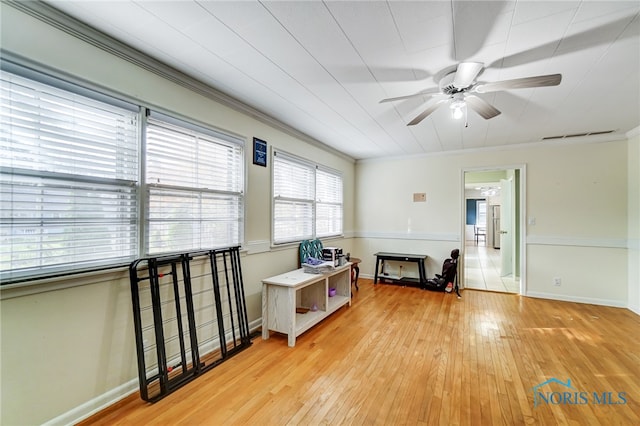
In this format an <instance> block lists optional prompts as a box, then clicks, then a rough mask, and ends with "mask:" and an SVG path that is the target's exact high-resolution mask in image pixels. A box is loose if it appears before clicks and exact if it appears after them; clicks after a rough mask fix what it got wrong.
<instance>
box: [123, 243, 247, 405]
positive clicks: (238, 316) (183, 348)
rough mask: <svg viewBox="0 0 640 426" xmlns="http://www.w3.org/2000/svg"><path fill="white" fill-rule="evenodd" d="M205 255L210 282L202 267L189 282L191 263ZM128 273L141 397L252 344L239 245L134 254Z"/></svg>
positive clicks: (155, 396) (164, 390)
mask: <svg viewBox="0 0 640 426" xmlns="http://www.w3.org/2000/svg"><path fill="white" fill-rule="evenodd" d="M207 258H208V259H207ZM207 260H208V266H209V269H208V271H207V272H208V273H209V274H210V276H211V277H210V284H207V285H205V284H204V282H205V279H206V280H208V277H205V276H204V275H202V274H201V275H199V276H198V277H196V278H195V281H197V283H198V284H199V285H200V288H197V289H195V290H194V286H193V283H194V278H193V277H192V273H191V265H192V263H193V262H194V261H197V262H202V263H203V264H204V263H207ZM129 277H130V281H131V300H132V304H133V322H134V329H135V338H136V351H137V355H138V378H139V382H140V396H141V398H142V399H143V400H145V401H148V402H155V401H158V400H159V399H162V398H163V397H165V396H167V395H168V394H170V393H171V392H173V391H175V390H176V389H178V388H180V387H181V386H183V385H185V384H186V383H188V382H190V381H191V380H193V379H195V378H196V377H198V376H199V375H201V374H203V373H205V372H207V371H209V370H210V369H212V368H213V367H215V366H217V365H219V364H220V363H222V362H224V361H225V360H227V359H228V358H229V357H231V356H233V355H235V354H237V353H238V352H240V351H242V350H244V349H246V348H248V347H249V346H250V345H251V339H250V336H249V321H248V318H247V305H246V300H245V296H244V284H243V281H242V267H241V263H240V248H239V247H230V248H225V249H216V250H207V251H201V252H193V253H183V254H177V255H169V256H160V257H149V258H143V259H138V260H136V261H134V262H132V263H131V264H130V265H129ZM194 301H195V303H194ZM211 310H213V311H214V312H210V311H211ZM214 325H217V326H214ZM208 331H210V332H211V333H210V334H207V332H208Z"/></svg>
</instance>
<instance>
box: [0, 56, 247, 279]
mask: <svg viewBox="0 0 640 426" xmlns="http://www.w3.org/2000/svg"><path fill="white" fill-rule="evenodd" d="M1 59H2V60H1V61H0V70H2V72H5V71H6V72H9V73H11V74H15V75H17V76H19V77H21V78H25V79H28V80H32V81H33V82H35V83H36V84H45V85H49V86H52V87H54V88H55V89H58V90H63V91H65V92H68V94H70V95H71V96H75V95H80V96H83V97H88V98H91V99H93V100H94V101H98V102H103V103H107V104H110V105H113V106H116V107H122V108H125V109H128V110H135V111H136V112H135V113H136V117H137V123H138V124H137V132H136V139H137V142H136V148H135V152H136V155H137V159H136V161H135V163H136V165H137V176H136V180H135V181H134V182H132V183H131V182H128V181H127V182H128V184H130V185H131V186H132V187H133V190H134V191H135V192H136V195H135V197H134V199H135V201H134V202H135V209H136V213H135V214H134V217H133V219H132V222H135V224H134V225H133V226H134V230H133V231H132V232H133V234H134V237H133V240H135V244H136V248H135V250H134V251H135V253H134V254H131V255H126V256H122V257H121V258H118V259H117V260H108V261H106V262H100V259H98V258H96V259H95V260H91V261H89V262H83V263H82V264H80V265H79V264H77V263H74V262H70V263H68V264H66V263H57V264H54V265H51V266H48V267H46V268H42V267H33V268H28V269H27V268H25V270H24V271H22V272H21V271H20V269H13V270H9V269H7V270H0V278H1V281H0V286H2V287H5V286H11V287H13V286H14V285H15V286H19V285H23V284H25V283H29V282H33V281H41V280H45V279H52V278H56V277H64V276H70V275H78V274H87V273H89V274H90V273H98V272H100V271H103V272H104V271H107V270H112V269H117V268H123V267H126V266H128V265H129V264H130V263H131V261H133V260H135V259H137V258H140V257H146V256H147V254H148V251H147V247H148V238H149V237H148V234H147V228H148V221H147V213H148V211H149V197H147V195H146V194H147V185H146V182H145V167H146V126H147V123H146V121H147V115H148V111H149V110H148V108H147V106H146V105H144V104H143V103H141V102H140V101H139V100H136V99H133V98H131V97H128V96H126V95H123V94H120V93H115V92H112V91H109V90H108V89H104V88H103V87H100V86H96V85H94V84H91V83H89V82H86V81H83V80H80V79H78V78H75V77H72V76H69V75H67V74H64V73H60V72H58V71H55V70H53V69H49V68H48V67H45V66H42V65H39V64H35V63H33V64H32V63H30V62H28V61H26V60H22V59H21V58H17V57H13V56H12V55H10V54H7V55H5V54H4V52H3V53H2V58H1ZM3 107H4V104H3ZM151 114H152V115H155V116H157V117H163V119H164V120H166V121H167V122H170V123H172V124H173V125H178V126H183V127H184V128H185V129H190V130H197V131H200V132H202V133H204V134H207V135H208V136H210V137H212V138H214V139H220V140H222V141H223V142H224V143H233V144H236V145H237V146H238V147H239V148H240V160H239V162H238V164H239V168H240V170H239V171H238V174H239V177H240V180H241V184H240V186H241V190H240V204H241V207H240V214H239V215H238V221H239V225H238V226H239V230H238V237H237V238H238V245H239V246H244V245H245V240H244V239H245V226H246V210H245V206H246V185H247V167H246V138H245V137H242V136H239V135H236V134H233V133H231V132H228V131H223V130H219V129H216V128H214V127H213V126H211V125H209V124H205V123H200V122H198V121H197V120H194V119H191V118H187V117H184V116H182V115H180V114H176V113H173V112H168V111H166V110H161V109H157V108H154V112H153V113H151ZM12 170H13V168H11V167H9V168H7V167H3V172H5V173H7V174H9V175H10V174H11V173H12ZM35 174H36V175H38V174H39V173H35ZM40 175H42V176H44V177H45V178H46V177H48V175H55V173H53V174H52V173H47V172H45V173H41V174H40ZM42 176H41V177H42ZM9 178H10V176H9ZM77 179H78V180H79V181H91V180H92V179H93V178H91V177H90V176H89V175H87V174H84V175H82V174H79V175H78V176H77ZM93 180H95V179H93ZM114 181H118V180H117V179H116V180H114ZM120 183H122V182H120ZM207 248H208V247H207ZM211 248H213V247H211ZM188 251H189V250H188ZM180 252H182V251H180ZM165 254H172V253H171V252H162V253H155V254H154V256H155V255H158V256H161V255H165ZM5 288H6V287H5Z"/></svg>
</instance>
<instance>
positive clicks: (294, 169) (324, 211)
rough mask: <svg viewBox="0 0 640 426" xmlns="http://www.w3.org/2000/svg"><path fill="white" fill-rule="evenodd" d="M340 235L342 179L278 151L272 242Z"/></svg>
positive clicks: (275, 166) (274, 184)
mask: <svg viewBox="0 0 640 426" xmlns="http://www.w3.org/2000/svg"><path fill="white" fill-rule="evenodd" d="M340 234H342V176H341V175H340V174H339V173H337V172H332V171H329V170H324V169H320V168H319V167H318V166H317V165H316V164H314V163H311V162H308V161H305V160H303V159H300V158H297V157H295V156H292V155H289V154H287V153H284V152H282V151H277V152H275V153H274V158H273V242H274V244H282V243H288V242H294V241H300V240H304V239H310V238H316V237H326V236H333V235H340Z"/></svg>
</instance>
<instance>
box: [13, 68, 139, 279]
mask: <svg viewBox="0 0 640 426" xmlns="http://www.w3.org/2000/svg"><path fill="white" fill-rule="evenodd" d="M0 80H1V84H2V92H1V93H2V94H1V99H2V110H1V113H0V119H1V127H2V130H1V131H0V156H1V159H0V167H1V169H0V176H1V181H0V184H1V196H2V201H1V209H0V210H1V213H0V214H1V219H2V222H1V226H0V230H1V234H0V262H1V263H2V273H1V278H2V280H3V282H4V281H5V280H6V279H11V278H15V277H19V276H23V275H35V274H42V273H50V272H55V271H72V270H77V269H84V268H90V267H98V266H102V265H106V264H112V263H114V262H122V261H124V260H129V259H131V257H133V256H135V255H136V254H137V253H138V235H137V217H138V206H137V188H136V182H137V179H138V133H139V132H138V128H139V120H138V117H139V115H138V108H137V107H135V106H132V105H125V104H124V103H122V102H119V101H116V100H109V102H106V101H105V99H106V98H105V97H104V96H101V95H99V94H93V95H95V96H93V97H92V96H91V95H92V93H90V92H88V91H86V90H80V89H79V90H78V91H77V92H70V91H68V90H63V89H59V88H57V87H54V86H51V85H49V84H44V83H40V82H36V81H33V80H30V79H27V78H23V77H21V76H18V75H15V74H12V73H10V72H5V71H4V70H3V73H2V76H1V77H0ZM79 92H82V94H80V93H79ZM97 98H98V99H99V100H98V99H97Z"/></svg>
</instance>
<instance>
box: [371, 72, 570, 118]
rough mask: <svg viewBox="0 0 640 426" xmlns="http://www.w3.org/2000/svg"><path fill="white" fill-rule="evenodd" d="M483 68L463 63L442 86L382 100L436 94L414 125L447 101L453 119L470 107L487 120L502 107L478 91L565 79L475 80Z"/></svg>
mask: <svg viewBox="0 0 640 426" xmlns="http://www.w3.org/2000/svg"><path fill="white" fill-rule="evenodd" d="M483 68H484V64H483V63H481V62H461V63H460V64H458V66H457V67H456V69H455V70H454V71H451V72H449V73H448V74H446V75H445V76H444V77H442V78H441V79H440V82H439V88H438V89H436V88H433V89H426V90H423V91H420V92H418V93H414V94H412V95H405V96H399V97H395V98H387V99H383V100H381V101H380V103H383V102H392V101H399V100H402V99H409V98H413V97H417V96H433V97H437V98H438V100H437V101H436V102H435V103H433V104H431V105H430V106H429V107H428V108H427V109H425V110H424V111H422V112H421V113H420V114H419V115H418V116H417V117H416V118H414V119H413V120H411V121H410V122H409V123H408V124H407V125H408V126H413V125H416V124H418V123H420V122H421V121H422V120H424V119H425V118H427V117H428V116H429V115H430V114H431V113H433V112H434V111H435V110H436V109H438V108H439V107H440V106H442V105H443V104H444V103H447V102H448V103H449V108H451V110H452V113H453V118H462V116H463V115H465V114H466V108H467V106H468V107H469V108H471V109H472V110H473V111H475V112H476V113H478V114H479V115H480V116H481V117H482V118H484V119H485V120H489V119H490V118H493V117H495V116H497V115H500V113H501V112H500V110H498V109H497V108H495V107H494V106H493V105H491V104H489V103H488V102H487V101H485V100H484V99H482V98H480V97H479V96H477V95H475V93H490V92H499V91H502V90H509V89H525V88H530V87H544V86H557V85H558V84H560V81H561V80H562V75H561V74H549V75H539V76H535V77H524V78H516V79H513V80H502V81H495V82H488V83H478V82H476V77H477V76H478V74H480V71H482V69H483Z"/></svg>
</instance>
